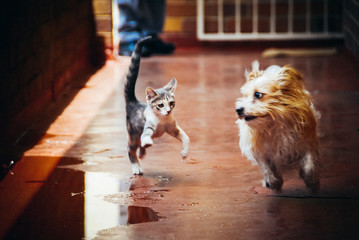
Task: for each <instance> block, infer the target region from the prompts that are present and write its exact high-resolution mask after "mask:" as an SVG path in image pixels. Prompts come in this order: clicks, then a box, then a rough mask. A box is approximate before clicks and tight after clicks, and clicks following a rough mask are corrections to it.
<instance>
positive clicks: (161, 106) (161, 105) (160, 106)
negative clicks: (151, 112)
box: [157, 103, 165, 108]
mask: <svg viewBox="0 0 359 240" xmlns="http://www.w3.org/2000/svg"><path fill="white" fill-rule="evenodd" d="M164 106H165V105H163V103H160V104H158V105H157V107H159V108H163V107H164Z"/></svg>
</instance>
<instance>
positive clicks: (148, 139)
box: [141, 136, 153, 148]
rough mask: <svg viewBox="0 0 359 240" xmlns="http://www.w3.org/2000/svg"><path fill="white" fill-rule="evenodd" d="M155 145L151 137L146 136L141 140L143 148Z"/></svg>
mask: <svg viewBox="0 0 359 240" xmlns="http://www.w3.org/2000/svg"><path fill="white" fill-rule="evenodd" d="M152 145H153V141H152V138H151V137H150V136H145V137H143V138H142V139H141V147H143V148H148V147H151V146H152Z"/></svg>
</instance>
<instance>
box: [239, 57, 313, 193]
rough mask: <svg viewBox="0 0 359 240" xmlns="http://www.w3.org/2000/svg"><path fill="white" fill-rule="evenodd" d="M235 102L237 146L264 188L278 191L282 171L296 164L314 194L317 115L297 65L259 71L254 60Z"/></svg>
mask: <svg viewBox="0 0 359 240" xmlns="http://www.w3.org/2000/svg"><path fill="white" fill-rule="evenodd" d="M252 68H253V69H252V71H251V72H249V73H248V72H246V78H247V82H246V83H245V84H244V85H243V86H242V88H241V95H242V96H241V98H238V99H237V101H236V111H237V114H238V117H239V120H238V121H237V123H238V126H239V130H240V132H239V136H240V140H239V146H240V148H241V151H242V153H243V154H244V155H245V156H246V157H247V158H248V159H249V160H251V161H252V163H254V164H258V165H259V167H260V169H261V171H262V173H263V175H264V180H263V186H265V187H268V188H271V189H273V190H276V191H280V190H281V188H282V185H283V178H282V172H283V171H284V170H287V169H292V168H293V167H297V168H299V169H300V176H301V177H302V178H303V179H304V182H305V184H306V186H307V187H308V188H310V189H311V190H312V191H313V192H316V191H318V190H319V173H318V170H319V150H318V138H317V125H318V118H319V113H318V112H317V111H316V110H315V108H314V106H313V103H312V100H311V97H310V94H309V92H308V91H307V90H305V87H304V81H303V76H302V74H301V73H299V72H298V71H297V70H296V69H294V68H292V67H289V66H284V67H279V66H276V65H273V66H270V67H268V68H267V69H266V70H259V63H258V62H257V61H255V62H253V63H252Z"/></svg>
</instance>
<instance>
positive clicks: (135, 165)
mask: <svg viewBox="0 0 359 240" xmlns="http://www.w3.org/2000/svg"><path fill="white" fill-rule="evenodd" d="M131 166H132V172H133V174H134V175H142V174H143V169H142V168H141V166H140V165H139V164H138V163H133V164H132V165H131Z"/></svg>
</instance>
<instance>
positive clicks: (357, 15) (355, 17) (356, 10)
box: [344, 0, 359, 59]
mask: <svg viewBox="0 0 359 240" xmlns="http://www.w3.org/2000/svg"><path fill="white" fill-rule="evenodd" d="M344 33H345V44H346V46H347V48H348V49H349V50H350V51H351V52H352V53H353V54H354V55H355V56H356V57H357V59H359V0H346V1H345V6H344Z"/></svg>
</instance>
